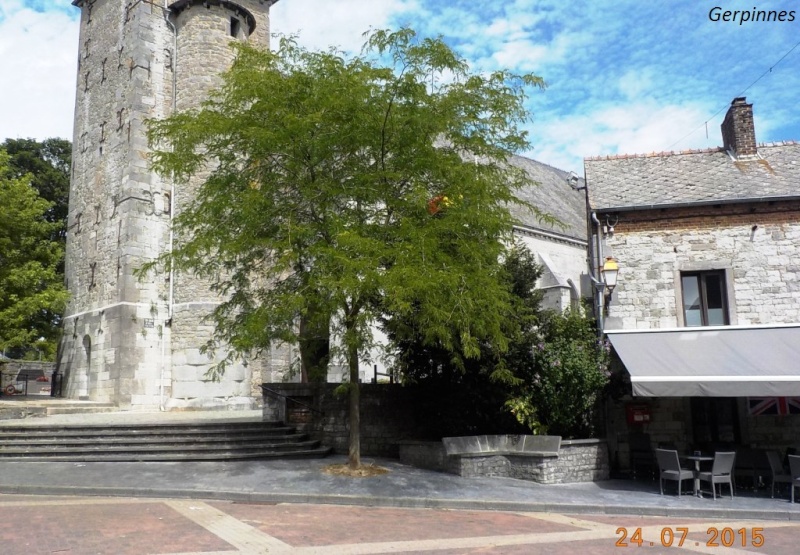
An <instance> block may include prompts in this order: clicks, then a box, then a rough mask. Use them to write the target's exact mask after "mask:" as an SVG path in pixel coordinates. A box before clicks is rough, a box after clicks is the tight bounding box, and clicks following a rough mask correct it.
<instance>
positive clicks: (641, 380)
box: [606, 324, 800, 397]
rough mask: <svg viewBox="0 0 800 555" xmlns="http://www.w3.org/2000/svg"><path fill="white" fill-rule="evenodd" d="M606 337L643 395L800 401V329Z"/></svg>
mask: <svg viewBox="0 0 800 555" xmlns="http://www.w3.org/2000/svg"><path fill="white" fill-rule="evenodd" d="M606 334H607V335H608V339H609V340H610V341H611V344H612V345H613V346H614V349H615V350H616V352H617V354H618V355H619V357H620V358H621V359H622V362H623V364H625V368H627V370H628V372H629V373H630V375H631V384H632V385H633V394H634V395H637V396H643V397H800V324H785V325H773V326H715V327H702V328H701V327H692V328H679V329H669V330H659V329H655V330H607V331H606Z"/></svg>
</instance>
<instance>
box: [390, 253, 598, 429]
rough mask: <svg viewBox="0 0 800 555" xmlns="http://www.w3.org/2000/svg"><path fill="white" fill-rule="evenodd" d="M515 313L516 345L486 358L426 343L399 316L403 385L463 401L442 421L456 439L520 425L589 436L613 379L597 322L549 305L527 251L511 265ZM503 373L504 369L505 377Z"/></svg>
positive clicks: (507, 274) (395, 333)
mask: <svg viewBox="0 0 800 555" xmlns="http://www.w3.org/2000/svg"><path fill="white" fill-rule="evenodd" d="M503 271H504V272H503V279H504V280H505V283H506V286H507V288H508V289H509V291H510V292H511V307H512V311H511V312H510V313H509V314H508V317H507V320H506V321H505V322H504V332H505V334H506V337H508V348H507V349H506V350H503V351H498V350H496V349H495V348H494V346H493V345H491V344H485V345H483V346H482V348H481V354H480V356H478V357H475V358H471V359H467V358H466V357H464V356H463V355H462V354H461V353H460V352H459V350H458V348H456V349H455V350H453V351H449V350H445V349H441V348H438V347H437V346H435V345H428V344H425V343H424V342H423V341H422V340H421V335H420V333H419V331H418V327H419V323H417V322H415V321H414V319H413V317H412V318H410V319H409V318H408V317H407V316H397V317H395V316H393V315H392V317H390V318H386V319H385V320H384V329H385V331H386V332H387V335H388V337H389V338H390V340H391V342H392V344H393V346H394V353H395V364H396V365H397V369H398V370H399V371H400V373H401V375H402V377H403V380H405V381H408V382H416V383H421V384H425V385H428V386H430V387H432V388H433V389H434V390H436V391H443V390H448V389H449V390H451V391H453V392H454V394H455V395H456V396H457V398H458V401H457V402H455V403H453V402H452V400H451V399H445V400H442V401H441V406H436V407H432V410H435V411H438V412H437V413H436V416H435V418H433V417H432V416H429V417H428V419H430V420H434V419H435V420H436V422H437V426H438V428H440V429H442V430H443V433H447V434H448V435H464V434H486V433H511V432H515V431H516V426H515V423H513V422H509V420H508V419H507V417H508V416H509V413H510V414H511V415H513V417H515V419H516V421H517V422H518V423H519V424H522V425H523V426H525V428H527V429H529V430H530V431H531V432H533V433H535V434H546V433H551V434H555V435H561V436H564V437H588V436H590V435H591V434H592V433H593V431H594V428H593V425H594V421H595V419H594V417H595V410H596V408H597V401H598V399H599V396H600V395H601V393H602V391H603V388H604V386H605V384H606V382H607V372H606V367H607V364H608V359H607V353H606V351H605V349H604V347H603V346H602V345H599V344H598V343H597V335H596V330H595V328H594V323H593V321H592V320H591V319H590V318H588V317H586V316H584V315H582V314H581V312H580V311H570V312H567V313H565V314H562V313H560V312H556V311H552V310H543V309H542V308H541V304H540V303H541V297H542V293H541V291H539V290H537V289H536V288H535V284H536V281H537V280H538V279H539V277H540V276H541V272H542V268H541V267H540V266H539V265H538V264H537V263H536V261H535V259H534V255H533V254H532V253H531V252H530V251H529V250H527V249H526V248H525V247H516V248H514V249H512V250H510V251H509V252H508V253H507V255H506V257H505V259H504V260H503ZM498 368H502V369H503V371H502V372H498Z"/></svg>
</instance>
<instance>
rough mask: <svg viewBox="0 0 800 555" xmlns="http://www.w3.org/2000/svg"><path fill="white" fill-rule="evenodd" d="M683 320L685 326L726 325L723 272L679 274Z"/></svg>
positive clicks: (726, 312)
mask: <svg viewBox="0 0 800 555" xmlns="http://www.w3.org/2000/svg"><path fill="white" fill-rule="evenodd" d="M681 288H682V289H683V320H684V322H685V324H686V325H687V326H727V325H728V323H729V321H728V299H727V293H726V292H725V272H724V271H722V270H715V271H710V272H691V273H683V274H681Z"/></svg>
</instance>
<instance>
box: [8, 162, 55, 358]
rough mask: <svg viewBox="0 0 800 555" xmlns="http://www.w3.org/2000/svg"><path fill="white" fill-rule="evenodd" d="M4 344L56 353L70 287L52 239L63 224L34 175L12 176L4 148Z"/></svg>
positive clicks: (26, 353)
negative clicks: (51, 218) (34, 182)
mask: <svg viewBox="0 0 800 555" xmlns="http://www.w3.org/2000/svg"><path fill="white" fill-rule="evenodd" d="M0 206H2V207H3V209H2V210H0V349H2V350H3V352H4V353H5V354H6V355H7V356H9V357H13V358H23V357H27V358H35V357H39V356H41V358H44V359H45V360H53V359H54V357H55V353H56V349H57V345H58V338H59V327H58V322H59V321H60V318H61V315H62V314H63V311H64V308H65V305H66V301H67V296H68V295H67V292H66V290H65V289H64V282H63V277H62V275H61V274H60V273H59V272H58V266H59V264H61V262H62V260H63V257H64V249H63V245H62V243H61V242H59V241H57V240H53V237H54V234H56V230H57V229H58V228H59V227H60V225H61V224H60V223H58V222H51V221H48V220H47V214H48V210H50V208H51V207H52V204H51V203H49V202H48V201H46V200H45V199H43V198H41V197H40V196H39V194H38V193H37V191H36V189H35V188H34V187H33V186H32V185H31V178H30V176H27V175H26V176H23V177H14V172H12V170H11V169H10V167H9V156H8V154H7V153H6V152H5V150H2V149H0Z"/></svg>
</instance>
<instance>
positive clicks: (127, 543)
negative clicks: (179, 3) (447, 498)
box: [0, 495, 800, 555]
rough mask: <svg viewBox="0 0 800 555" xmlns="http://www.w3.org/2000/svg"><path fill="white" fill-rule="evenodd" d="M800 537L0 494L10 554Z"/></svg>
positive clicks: (693, 547)
mask: <svg viewBox="0 0 800 555" xmlns="http://www.w3.org/2000/svg"><path fill="white" fill-rule="evenodd" d="M798 539H800V522H797V521H793V522H790V521H774V520H773V521H755V520H748V521H745V520H729V519H726V520H717V519H704V518H691V519H689V518H677V517H642V516H616V515H591V514H581V515H570V514H556V513H528V512H513V511H479V510H445V509H420V508H387V507H364V506H341V505H314V504H253V503H239V502H233V501H202V500H191V499H142V498H135V499H134V498H105V497H46V496H23V495H0V553H2V554H3V555H39V554H64V555H90V554H91V555H96V554H109V555H143V554H149V555H156V554H158V555H166V554H172V555H178V554H179V555H190V554H192V555H194V554H204V555H238V554H247V555H250V554H267V553H269V554H283V553H285V554H298V555H302V554H312V553H318V554H321V555H358V554H368V553H394V554H404V553H408V554H410V553H417V554H420V553H422V554H439V555H451V554H465V553H467V554H481V555H496V554H512V555H522V554H525V555H527V554H531V553H546V554H548V555H566V554H580V555H593V554H604V553H620V552H623V553H624V552H626V551H628V552H630V551H634V552H637V553H653V554H663V553H681V552H693V553H720V554H726V555H727V554H740V553H759V554H769V555H787V554H793V553H797V552H798V548H797V542H798ZM679 543H680V544H682V545H681V546H680V547H679ZM623 544H624V545H623ZM640 544H641V545H640ZM626 545H627V547H625V546H626ZM621 548H622V549H623V550H622V551H620V549H621Z"/></svg>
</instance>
